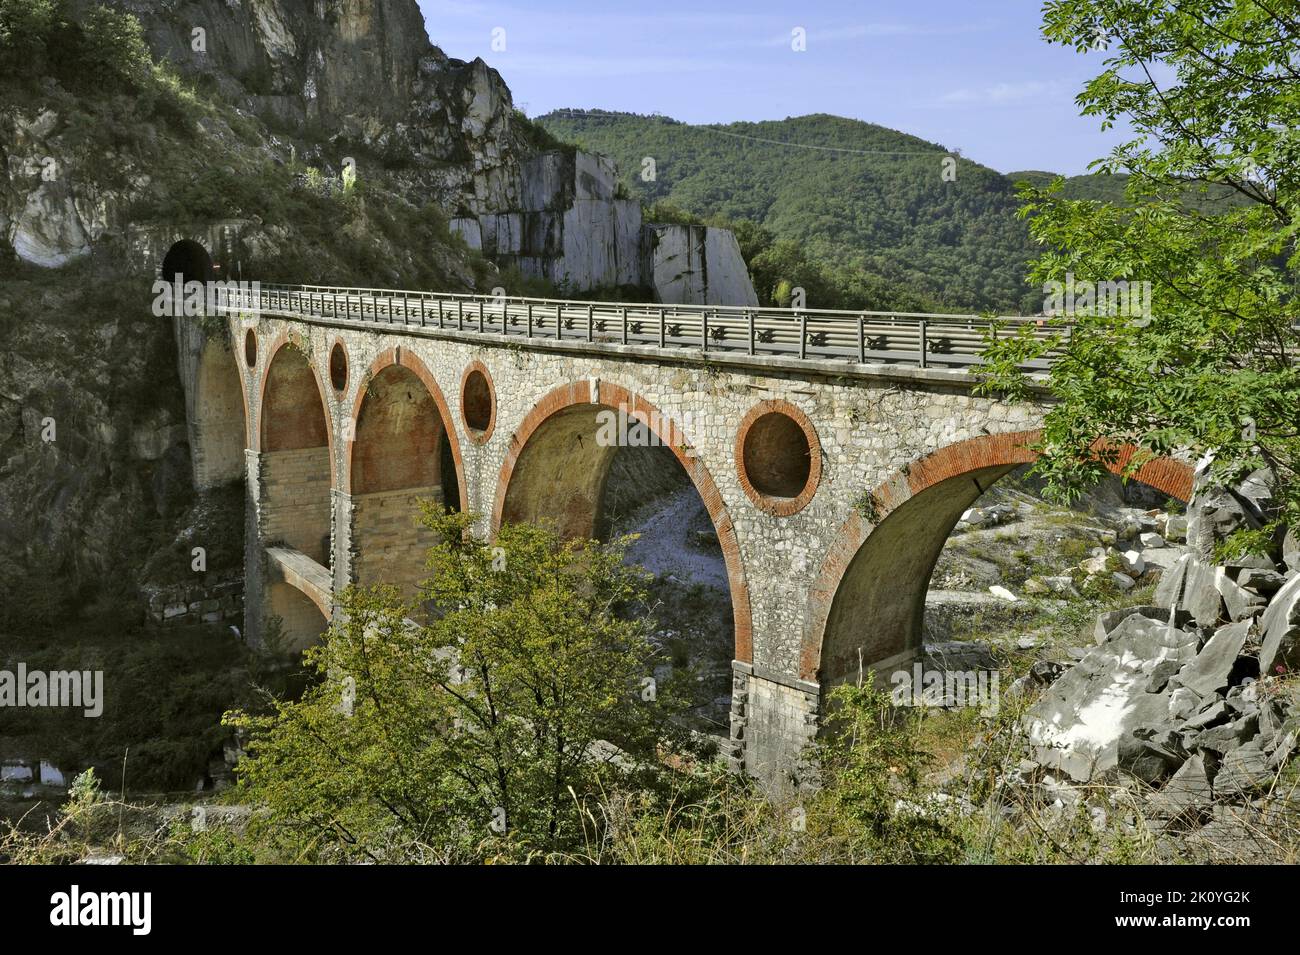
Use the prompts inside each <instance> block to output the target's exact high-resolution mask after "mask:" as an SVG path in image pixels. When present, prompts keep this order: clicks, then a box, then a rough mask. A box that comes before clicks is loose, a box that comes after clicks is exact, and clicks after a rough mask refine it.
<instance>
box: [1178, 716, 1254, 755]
mask: <svg viewBox="0 0 1300 955" xmlns="http://www.w3.org/2000/svg"><path fill="white" fill-rule="evenodd" d="M1258 732H1259V720H1258V719H1257V718H1255V717H1251V716H1242V717H1240V718H1238V719H1235V720H1233V721H1232V722H1231V723H1220V724H1218V725H1217V726H1211V727H1209V728H1208V729H1204V730H1201V731H1200V732H1199V733H1196V734H1195V735H1191V736H1189V735H1187V734H1184V736H1183V745H1184V746H1185V747H1186V748H1187V749H1188V750H1209V751H1210V752H1212V753H1218V754H1220V755H1227V754H1228V753H1230V752H1232V751H1233V750H1234V749H1236V748H1237V747H1238V746H1242V745H1244V744H1245V743H1246V742H1247V741H1249V740H1251V739H1254V737H1255V734H1256V733H1258Z"/></svg>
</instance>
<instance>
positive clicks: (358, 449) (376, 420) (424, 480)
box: [346, 347, 466, 596]
mask: <svg viewBox="0 0 1300 955" xmlns="http://www.w3.org/2000/svg"><path fill="white" fill-rule="evenodd" d="M350 420H351V422H352V424H351V428H350V430H349V441H348V447H347V454H346V459H347V464H346V467H347V481H348V485H347V486H348V491H349V493H350V495H351V497H352V542H353V548H354V550H355V552H356V554H357V558H356V564H355V566H354V568H353V572H354V575H355V577H356V579H357V581H358V582H359V583H361V584H371V583H388V584H393V585H395V586H398V587H400V588H401V589H403V591H405V592H406V593H407V595H408V596H414V594H415V592H416V590H417V589H418V585H419V583H420V581H421V580H423V579H424V561H425V556H426V552H427V551H428V548H429V547H430V546H431V545H432V544H433V543H434V541H433V537H432V534H431V532H430V531H429V530H428V529H427V528H425V527H423V526H421V525H420V524H419V523H418V518H419V515H420V510H419V504H418V502H419V501H420V500H423V499H433V500H437V501H440V502H442V503H443V504H445V505H447V506H450V507H452V508H454V509H459V508H460V506H461V502H463V501H464V500H465V498H466V487H465V471H464V465H463V463H462V458H461V451H460V444H459V442H458V440H457V437H456V429H455V426H454V422H453V419H452V417H451V412H450V410H449V409H448V406H447V401H446V399H445V397H444V396H443V394H442V390H441V389H440V388H439V387H438V382H437V381H436V379H435V378H434V376H433V374H432V373H431V372H430V371H429V369H428V368H427V367H426V366H425V365H424V363H423V362H422V361H420V359H419V358H417V357H415V356H414V355H412V354H410V353H409V352H403V351H402V350H401V349H400V347H395V348H391V349H388V350H386V351H384V352H383V353H381V354H380V355H379V356H378V357H377V358H376V359H375V360H374V361H373V362H372V363H371V365H370V368H369V370H368V371H367V373H366V374H365V375H364V376H363V377H362V378H361V384H360V386H359V387H358V388H357V394H356V398H355V400H354V401H353V407H352V412H351V419H350ZM449 471H450V472H451V473H448V472H449Z"/></svg>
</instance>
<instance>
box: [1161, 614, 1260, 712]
mask: <svg viewBox="0 0 1300 955" xmlns="http://www.w3.org/2000/svg"><path fill="white" fill-rule="evenodd" d="M1250 627H1251V624H1250V621H1242V622H1241V623H1232V624H1228V626H1226V627H1220V628H1219V629H1218V630H1216V631H1215V632H1214V636H1212V637H1210V639H1209V640H1208V641H1207V642H1206V644H1205V646H1204V647H1202V648H1201V651H1200V653H1198V654H1197V655H1196V657H1195V658H1194V659H1193V660H1192V661H1191V662H1189V663H1187V664H1185V665H1184V666H1183V668H1182V669H1181V670H1179V671H1178V683H1179V685H1181V686H1185V687H1187V688H1188V689H1189V690H1192V691H1194V692H1195V693H1196V694H1197V695H1198V696H1201V697H1207V696H1211V695H1213V694H1214V693H1215V692H1217V691H1219V690H1222V689H1224V688H1225V687H1226V686H1227V685H1228V676H1229V675H1230V674H1231V673H1232V668H1233V665H1234V664H1235V663H1236V662H1237V657H1238V655H1240V653H1241V650H1242V647H1244V646H1245V645H1246V638H1247V637H1248V636H1249V635H1250Z"/></svg>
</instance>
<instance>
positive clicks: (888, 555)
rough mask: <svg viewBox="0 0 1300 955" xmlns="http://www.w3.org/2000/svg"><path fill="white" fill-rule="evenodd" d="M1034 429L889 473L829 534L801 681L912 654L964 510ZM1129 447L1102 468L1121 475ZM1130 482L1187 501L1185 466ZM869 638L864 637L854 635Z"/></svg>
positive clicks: (1027, 452) (955, 448)
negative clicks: (937, 569)
mask: <svg viewBox="0 0 1300 955" xmlns="http://www.w3.org/2000/svg"><path fill="white" fill-rule="evenodd" d="M1039 437H1040V432H1038V431H1018V432H1011V433H1006V434H994V435H984V436H981V437H979V438H972V439H969V440H966V441H959V442H957V443H955V444H951V445H948V446H947V447H944V448H941V449H939V450H938V451H935V452H933V453H931V454H928V455H926V456H924V457H922V458H920V459H919V460H917V461H915V462H913V463H912V464H910V465H909V466H907V467H905V468H904V469H903V470H901V471H899V472H897V473H895V474H894V475H893V476H892V477H890V478H889V479H888V480H886V481H885V482H883V483H882V484H880V485H879V486H878V487H877V488H875V489H874V491H873V492H872V493H871V495H870V496H869V497H868V498H867V501H868V504H867V508H866V513H865V514H864V513H862V512H860V511H859V512H855V513H854V514H852V515H851V516H850V517H849V519H848V520H847V521H845V522H844V524H843V525H842V526H841V528H840V530H839V532H838V533H837V534H836V536H835V539H834V541H833V542H832V544H831V546H830V548H829V550H828V551H827V554H826V557H825V559H824V560H823V562H822V567H821V571H820V573H819V574H818V577H817V581H816V583H815V584H814V586H813V588H812V591H811V594H810V597H809V604H808V614H807V620H808V624H807V626H806V628H805V631H804V638H803V642H802V647H801V653H800V662H799V669H800V676H801V677H802V678H803V679H806V680H809V681H813V682H819V683H820V684H821V685H822V686H823V687H826V688H829V687H831V686H833V685H835V684H836V683H839V682H843V681H844V680H845V679H847V678H849V677H851V676H855V675H856V674H857V671H858V666H859V653H861V661H862V664H863V665H864V666H870V665H872V664H875V663H879V662H880V661H883V660H889V659H892V658H893V657H895V656H898V655H900V654H905V653H908V652H910V651H912V650H914V649H915V648H916V647H917V646H918V645H919V641H920V634H921V625H922V623H923V620H924V614H925V597H926V592H927V590H928V589H929V584H930V575H931V573H932V572H933V571H934V566H935V562H936V561H937V560H938V557H939V553H940V551H941V550H942V549H943V546H944V544H945V542H946V541H947V539H948V536H949V535H950V534H951V533H952V529H953V527H954V526H955V525H956V523H957V521H958V520H959V519H960V517H961V515H962V513H963V512H964V511H965V510H966V509H967V508H968V507H970V506H971V505H972V504H973V503H974V502H975V500H976V499H977V498H978V497H979V496H980V495H981V494H983V493H984V492H985V491H987V490H988V489H989V488H990V487H992V486H993V484H994V483H995V482H996V481H997V480H998V479H999V478H1001V477H1003V476H1005V475H1006V474H1008V473H1009V472H1011V471H1012V470H1014V469H1015V468H1016V467H1018V466H1020V465H1022V464H1028V463H1030V462H1032V461H1034V460H1035V458H1036V457H1037V454H1036V453H1035V452H1034V451H1033V450H1032V447H1031V446H1032V445H1033V444H1034V443H1035V442H1036V441H1037V440H1038V439H1039ZM1133 454H1134V449H1133V448H1132V447H1126V448H1124V449H1122V450H1121V451H1120V453H1119V455H1118V457H1117V459H1116V460H1115V461H1114V462H1112V463H1111V464H1110V465H1109V467H1110V469H1111V470H1112V471H1114V472H1115V473H1116V474H1119V473H1121V472H1122V471H1123V470H1124V468H1125V467H1126V466H1127V465H1128V464H1129V462H1130V461H1131V460H1132V457H1133ZM1133 477H1134V479H1135V480H1138V481H1140V482H1142V483H1144V484H1149V485H1151V486H1152V487H1154V488H1156V489H1158V490H1160V491H1162V492H1164V493H1165V494H1168V495H1169V496H1170V497H1175V498H1179V499H1180V500H1187V498H1188V497H1189V496H1190V494H1191V486H1192V485H1191V482H1192V469H1191V466H1190V465H1187V464H1185V463H1183V462H1181V461H1175V460H1172V459H1162V460H1157V461H1151V462H1147V463H1146V464H1144V465H1143V466H1142V467H1141V468H1139V469H1138V471H1137V472H1136V474H1135V475H1133ZM864 632H865V633H866V634H867V636H868V639H866V640H863V639H862V636H861V634H863V633H864Z"/></svg>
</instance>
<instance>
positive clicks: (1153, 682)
mask: <svg viewBox="0 0 1300 955" xmlns="http://www.w3.org/2000/svg"><path fill="white" fill-rule="evenodd" d="M1188 665H1189V666H1190V664H1188ZM1182 666H1183V664H1180V663H1179V662H1178V661H1177V660H1161V661H1160V662H1159V663H1157V664H1156V667H1155V669H1154V670H1152V671H1151V679H1149V680H1148V681H1147V692H1148V693H1163V692H1164V689H1165V687H1166V686H1168V685H1169V678H1170V677H1171V676H1173V675H1174V674H1175V673H1177V672H1178V671H1179V670H1180V669H1181V668H1182Z"/></svg>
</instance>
